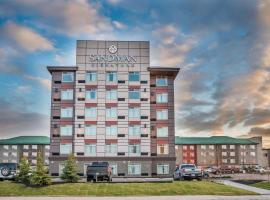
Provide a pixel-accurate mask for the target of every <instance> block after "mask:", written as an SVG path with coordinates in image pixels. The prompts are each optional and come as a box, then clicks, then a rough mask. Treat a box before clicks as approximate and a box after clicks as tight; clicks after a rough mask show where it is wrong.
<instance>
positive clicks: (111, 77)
mask: <svg viewBox="0 0 270 200" xmlns="http://www.w3.org/2000/svg"><path fill="white" fill-rule="evenodd" d="M106 81H107V82H116V81H117V72H107V74H106Z"/></svg>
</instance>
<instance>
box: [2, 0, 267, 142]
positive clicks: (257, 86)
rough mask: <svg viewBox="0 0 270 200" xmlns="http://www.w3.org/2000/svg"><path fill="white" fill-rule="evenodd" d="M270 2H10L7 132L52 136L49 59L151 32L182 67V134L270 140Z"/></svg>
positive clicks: (154, 51)
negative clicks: (86, 42)
mask: <svg viewBox="0 0 270 200" xmlns="http://www.w3.org/2000/svg"><path fill="white" fill-rule="evenodd" d="M269 10H270V0H226V1H224V0H175V1H173V0H166V1H164V0H152V1H151V0H148V1H145V0H136V1H132V0H93V1H87V0H57V1H52V0H0V86H1V87H0V138H8V137H13V136H18V135H48V136H49V115H50V95H51V93H50V79H51V77H50V74H49V73H48V71H47V69H46V66H48V65H54V66H56V65H68V66H70V65H75V54H76V52H75V45H76V40H78V39H91V40H95V39H99V40H102V39H104V40H149V41H150V46H151V51H150V54H151V57H150V62H151V65H152V66H162V67H180V68H181V71H180V73H179V75H178V77H177V79H176V80H175V99H176V100H175V103H176V105H175V122H176V135H179V136H211V135H227V136H233V137H253V136H263V142H264V147H270V12H269Z"/></svg>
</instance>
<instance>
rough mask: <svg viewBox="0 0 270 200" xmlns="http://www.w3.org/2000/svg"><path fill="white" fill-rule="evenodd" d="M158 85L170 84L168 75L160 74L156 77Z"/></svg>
mask: <svg viewBox="0 0 270 200" xmlns="http://www.w3.org/2000/svg"><path fill="white" fill-rule="evenodd" d="M156 85H157V86H167V85H168V79H167V77H162V76H159V77H157V78H156Z"/></svg>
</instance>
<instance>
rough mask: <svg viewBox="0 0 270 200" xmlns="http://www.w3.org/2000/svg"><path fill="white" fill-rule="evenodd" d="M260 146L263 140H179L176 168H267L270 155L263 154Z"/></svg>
mask: <svg viewBox="0 0 270 200" xmlns="http://www.w3.org/2000/svg"><path fill="white" fill-rule="evenodd" d="M261 143H262V141H261V138H249V139H244V138H232V137H227V136H212V137H176V139H175V149H176V150H175V151H176V152H175V153H176V164H177V165H180V164H182V163H194V164H196V165H198V166H202V167H207V166H243V165H245V166H254V165H257V164H259V165H261V166H264V167H268V155H266V154H265V153H263V151H262V145H261Z"/></svg>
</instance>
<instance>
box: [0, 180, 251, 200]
mask: <svg viewBox="0 0 270 200" xmlns="http://www.w3.org/2000/svg"><path fill="white" fill-rule="evenodd" d="M252 194H255V193H252V192H248V191H245V190H241V189H237V188H233V187H230V186H225V185H221V184H217V183H213V182H207V181H200V182H197V181H184V182H173V183H111V184H110V183H96V184H95V183H65V184H55V185H51V186H48V187H40V188H32V187H26V186H24V185H22V184H17V183H13V182H10V181H4V182H0V196H149V195H154V196H161V195H227V196H230V195H252Z"/></svg>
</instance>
